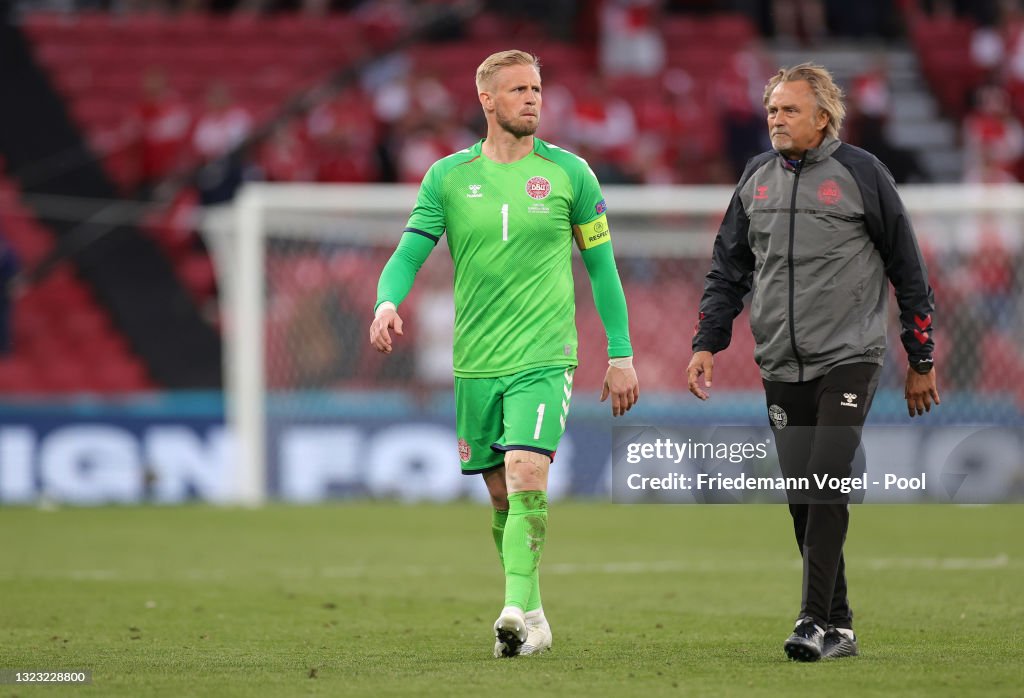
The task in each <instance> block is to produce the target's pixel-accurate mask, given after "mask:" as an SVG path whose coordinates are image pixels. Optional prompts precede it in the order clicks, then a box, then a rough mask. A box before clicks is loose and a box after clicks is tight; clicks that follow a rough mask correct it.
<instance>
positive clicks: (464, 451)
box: [459, 439, 473, 463]
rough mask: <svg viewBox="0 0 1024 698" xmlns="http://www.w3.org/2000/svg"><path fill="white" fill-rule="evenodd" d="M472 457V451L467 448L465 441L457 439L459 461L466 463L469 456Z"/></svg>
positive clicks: (467, 444)
mask: <svg viewBox="0 0 1024 698" xmlns="http://www.w3.org/2000/svg"><path fill="white" fill-rule="evenodd" d="M472 455H473V451H472V450H470V448H469V442H467V441H466V440H465V439H459V460H461V461H462V462H463V463H468V462H469V458H470V456H472Z"/></svg>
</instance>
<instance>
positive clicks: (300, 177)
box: [258, 121, 316, 182]
mask: <svg viewBox="0 0 1024 698" xmlns="http://www.w3.org/2000/svg"><path fill="white" fill-rule="evenodd" d="M297 131H298V129H297V127H296V126H295V123H294V122H293V121H289V122H287V123H284V124H281V125H280V126H278V127H276V128H275V129H274V131H273V133H272V134H271V135H270V138H268V139H267V142H266V143H264V144H263V146H262V147H261V148H260V151H259V156H258V164H259V168H260V171H261V173H262V175H263V179H265V180H267V181H270V182H309V181H311V180H312V179H314V175H315V174H316V170H315V168H314V166H313V162H312V157H311V154H310V153H309V151H308V149H307V148H306V147H305V144H304V143H303V142H302V139H301V138H300V137H299V135H298V133H297Z"/></svg>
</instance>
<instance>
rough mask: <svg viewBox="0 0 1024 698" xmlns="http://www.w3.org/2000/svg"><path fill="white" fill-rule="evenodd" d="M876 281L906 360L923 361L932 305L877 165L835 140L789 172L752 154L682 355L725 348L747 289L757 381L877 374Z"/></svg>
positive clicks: (879, 310) (895, 200)
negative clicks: (892, 310)
mask: <svg viewBox="0 0 1024 698" xmlns="http://www.w3.org/2000/svg"><path fill="white" fill-rule="evenodd" d="M886 278H888V279H889V281H891V282H892V285H893V287H894V288H895V289H896V299H897V301H898V303H899V308H900V324H901V327H902V333H901V337H902V340H903V346H904V347H905V348H906V350H907V355H908V357H909V359H910V360H911V361H920V360H923V359H930V358H931V355H932V348H933V346H934V343H933V341H932V331H933V327H932V315H933V311H934V305H935V300H934V295H933V293H932V289H931V287H930V286H929V285H928V272H927V270H926V269H925V265H924V261H923V260H922V258H921V252H920V250H919V248H918V246H917V240H916V239H915V237H914V231H913V228H912V227H911V224H910V217H909V216H908V215H907V211H906V209H905V208H904V207H903V202H902V201H901V200H900V198H899V195H898V193H897V192H896V185H895V183H894V182H893V179H892V175H890V174H889V171H888V170H887V169H886V167H885V166H884V165H883V164H882V163H881V162H879V161H878V159H877V158H875V157H874V156H873V155H871V154H870V153H868V152H866V151H864V150H861V149H860V148H856V147H854V146H851V145H848V144H846V143H842V142H840V141H838V140H836V139H835V138H826V139H825V140H824V141H823V142H822V143H821V145H820V146H819V147H817V148H814V149H812V150H809V151H807V153H806V154H805V156H804V159H803V160H802V161H801V162H800V163H798V164H797V165H796V166H794V165H793V164H791V163H789V162H788V161H786V160H785V159H784V158H783V157H782V156H781V155H780V154H779V153H778V152H776V151H769V152H767V153H762V154H761V155H758V156H755V157H753V158H751V159H750V161H749V162H748V163H747V166H746V169H745V170H744V172H743V176H742V178H741V179H740V182H739V185H738V186H737V187H736V191H735V193H734V194H733V197H732V201H731V202H730V204H729V209H728V210H727V211H726V214H725V218H724V220H723V221H722V225H721V227H720V228H719V231H718V236H717V238H716V239H715V247H714V254H713V258H712V263H711V271H710V272H709V273H708V275H707V278H706V280H705V284H704V296H703V298H702V299H701V302H700V319H699V321H698V323H697V332H696V335H695V337H694V339H693V349H694V351H700V350H706V351H711V352H718V351H721V350H722V349H725V348H726V347H727V346H729V342H730V340H731V338H732V323H733V320H734V319H735V317H736V316H737V315H738V314H739V312H740V311H741V310H742V309H743V298H744V296H746V294H747V293H748V292H749V291H750V290H751V289H753V297H752V300H751V305H750V325H751V329H752V330H753V333H754V340H755V342H756V349H755V351H754V358H755V360H756V361H757V364H758V366H760V368H761V375H762V377H763V378H764V379H765V380H769V381H780V382H787V383H792V382H802V381H808V380H813V379H815V378H819V377H821V376H823V375H825V374H826V373H827V372H828V371H829V370H830V369H832V368H833V367H835V366H839V365H842V364H849V363H858V362H870V363H877V364H881V363H882V360H883V357H884V354H885V344H886V342H885V335H886V316H887V305H888V288H887V284H886Z"/></svg>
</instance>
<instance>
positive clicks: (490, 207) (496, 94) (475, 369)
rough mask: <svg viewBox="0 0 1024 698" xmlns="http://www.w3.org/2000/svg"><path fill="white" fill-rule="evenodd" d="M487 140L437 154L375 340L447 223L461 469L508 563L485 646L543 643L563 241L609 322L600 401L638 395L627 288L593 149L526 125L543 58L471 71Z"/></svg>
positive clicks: (563, 341)
mask: <svg viewBox="0 0 1024 698" xmlns="http://www.w3.org/2000/svg"><path fill="white" fill-rule="evenodd" d="M476 86H477V92H478V93H479V97H480V104H481V106H482V107H483V110H484V115H485V116H486V117H487V138H485V139H484V140H482V141H480V142H479V143H477V144H476V145H474V146H473V147H471V148H467V149H466V150H461V151H459V152H457V153H454V154H452V155H449V156H448V157H446V158H442V159H441V160H438V161H437V162H435V163H434V164H433V166H431V168H430V170H429V171H428V172H427V174H426V175H425V176H424V178H423V183H422V185H421V187H420V191H419V197H418V198H417V201H416V207H415V208H414V209H413V211H412V215H411V216H410V217H409V223H408V225H407V227H406V228H405V231H404V232H403V234H402V239H401V241H400V242H399V244H398V249H396V250H395V253H394V255H392V257H391V259H390V261H388V263H387V265H386V266H385V267H384V271H383V272H382V273H381V277H380V282H379V284H378V287H377V305H376V308H375V316H374V319H373V323H372V324H371V325H370V342H371V343H372V344H373V346H374V347H376V348H377V350H378V351H381V352H383V353H385V354H387V353H390V352H391V348H392V341H393V337H392V334H391V333H392V331H393V332H394V334H396V335H401V334H402V318H401V317H399V315H398V306H399V305H400V304H401V302H402V301H403V300H404V299H405V297H406V295H407V294H408V293H409V290H410V288H411V287H412V283H413V279H414V277H415V275H416V272H417V271H418V270H419V268H420V266H421V265H422V264H423V262H424V261H425V260H426V258H427V256H428V255H429V254H430V252H431V251H432V250H433V249H434V247H435V245H437V242H438V240H439V239H440V237H441V235H443V234H446V233H447V235H448V247H449V249H450V250H451V255H452V261H453V263H454V268H455V343H454V367H455V403H456V407H455V409H456V434H457V437H458V446H459V458H460V460H461V461H462V472H463V473H465V474H467V475H472V474H474V473H480V474H481V475H482V476H483V478H484V482H485V483H486V484H487V490H488V492H489V493H490V496H491V503H492V504H493V506H494V514H493V519H492V524H491V527H492V532H493V534H494V542H495V544H496V545H497V547H498V556H499V558H500V559H501V562H502V564H503V566H504V569H505V602H504V608H503V609H502V611H501V614H500V615H499V616H498V620H497V621H496V622H495V623H494V635H495V644H494V656H495V657H512V656H515V655H526V654H537V653H540V652H543V651H545V650H547V649H550V647H551V628H550V626H549V625H548V622H547V619H546V618H545V616H544V609H543V607H542V606H541V597H540V584H539V576H538V567H539V564H540V558H541V553H542V552H543V550H544V541H545V539H546V537H547V521H548V504H547V482H548V468H549V466H550V464H551V462H552V459H553V458H554V455H555V450H556V449H557V448H558V442H559V439H561V437H562V433H563V432H564V431H565V421H566V418H567V417H568V414H569V402H570V399H571V397H572V387H573V371H574V370H575V368H576V364H577V360H576V322H575V313H576V306H575V301H574V290H573V279H572V244H573V241H574V240H575V244H576V246H578V247H579V248H580V252H581V255H582V257H583V262H584V264H585V265H586V268H587V273H588V274H589V276H590V282H591V286H592V288H593V293H594V302H595V304H596V306H597V311H598V314H599V315H600V316H601V321H602V323H603V324H604V327H605V331H606V333H607V335H608V356H609V357H610V360H609V362H608V363H609V367H608V372H607V374H606V375H605V380H604V389H603V391H602V394H601V400H602V402H603V401H604V400H605V399H607V398H608V397H610V398H611V407H612V415H613V416H616V417H617V416H619V415H622V414H625V412H626V411H627V410H629V409H630V408H631V407H632V406H633V405H634V404H636V401H637V399H639V397H640V388H639V385H638V383H637V377H636V372H635V371H634V369H633V360H632V355H633V350H632V348H631V347H630V343H629V325H628V320H627V313H626V299H625V296H624V295H623V292H622V283H621V282H620V281H619V274H618V270H617V269H616V267H615V258H614V256H613V254H612V245H611V237H610V233H609V230H608V221H607V219H606V217H605V202H604V198H603V196H602V194H601V189H600V186H599V185H598V182H597V178H596V177H595V176H594V173H593V172H592V171H591V170H590V167H589V166H588V165H587V163H586V162H585V161H584V160H582V159H580V158H579V157H577V156H576V155H573V154H572V153H569V152H567V151H565V150H562V149H561V148H558V147H556V146H553V145H551V144H549V143H545V142H544V141H542V140H540V139H539V138H535V137H534V135H533V134H534V132H536V130H537V126H538V124H539V123H540V108H541V80H540V65H539V63H538V61H537V58H536V57H535V56H533V55H531V54H529V53H525V52H523V51H502V52H501V53H495V54H493V55H491V56H489V57H488V58H487V59H486V60H485V61H484V62H483V63H482V64H480V67H479V68H478V69H477V72H476Z"/></svg>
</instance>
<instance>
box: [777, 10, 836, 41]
mask: <svg viewBox="0 0 1024 698" xmlns="http://www.w3.org/2000/svg"><path fill="white" fill-rule="evenodd" d="M771 16H772V20H773V25H774V26H773V29H774V32H773V33H774V35H775V38H776V39H778V40H780V41H783V42H786V43H790V44H801V45H809V46H815V45H818V44H820V43H821V42H822V40H823V39H824V38H825V37H826V35H827V30H826V27H825V5H824V2H823V0H772V11H771Z"/></svg>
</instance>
